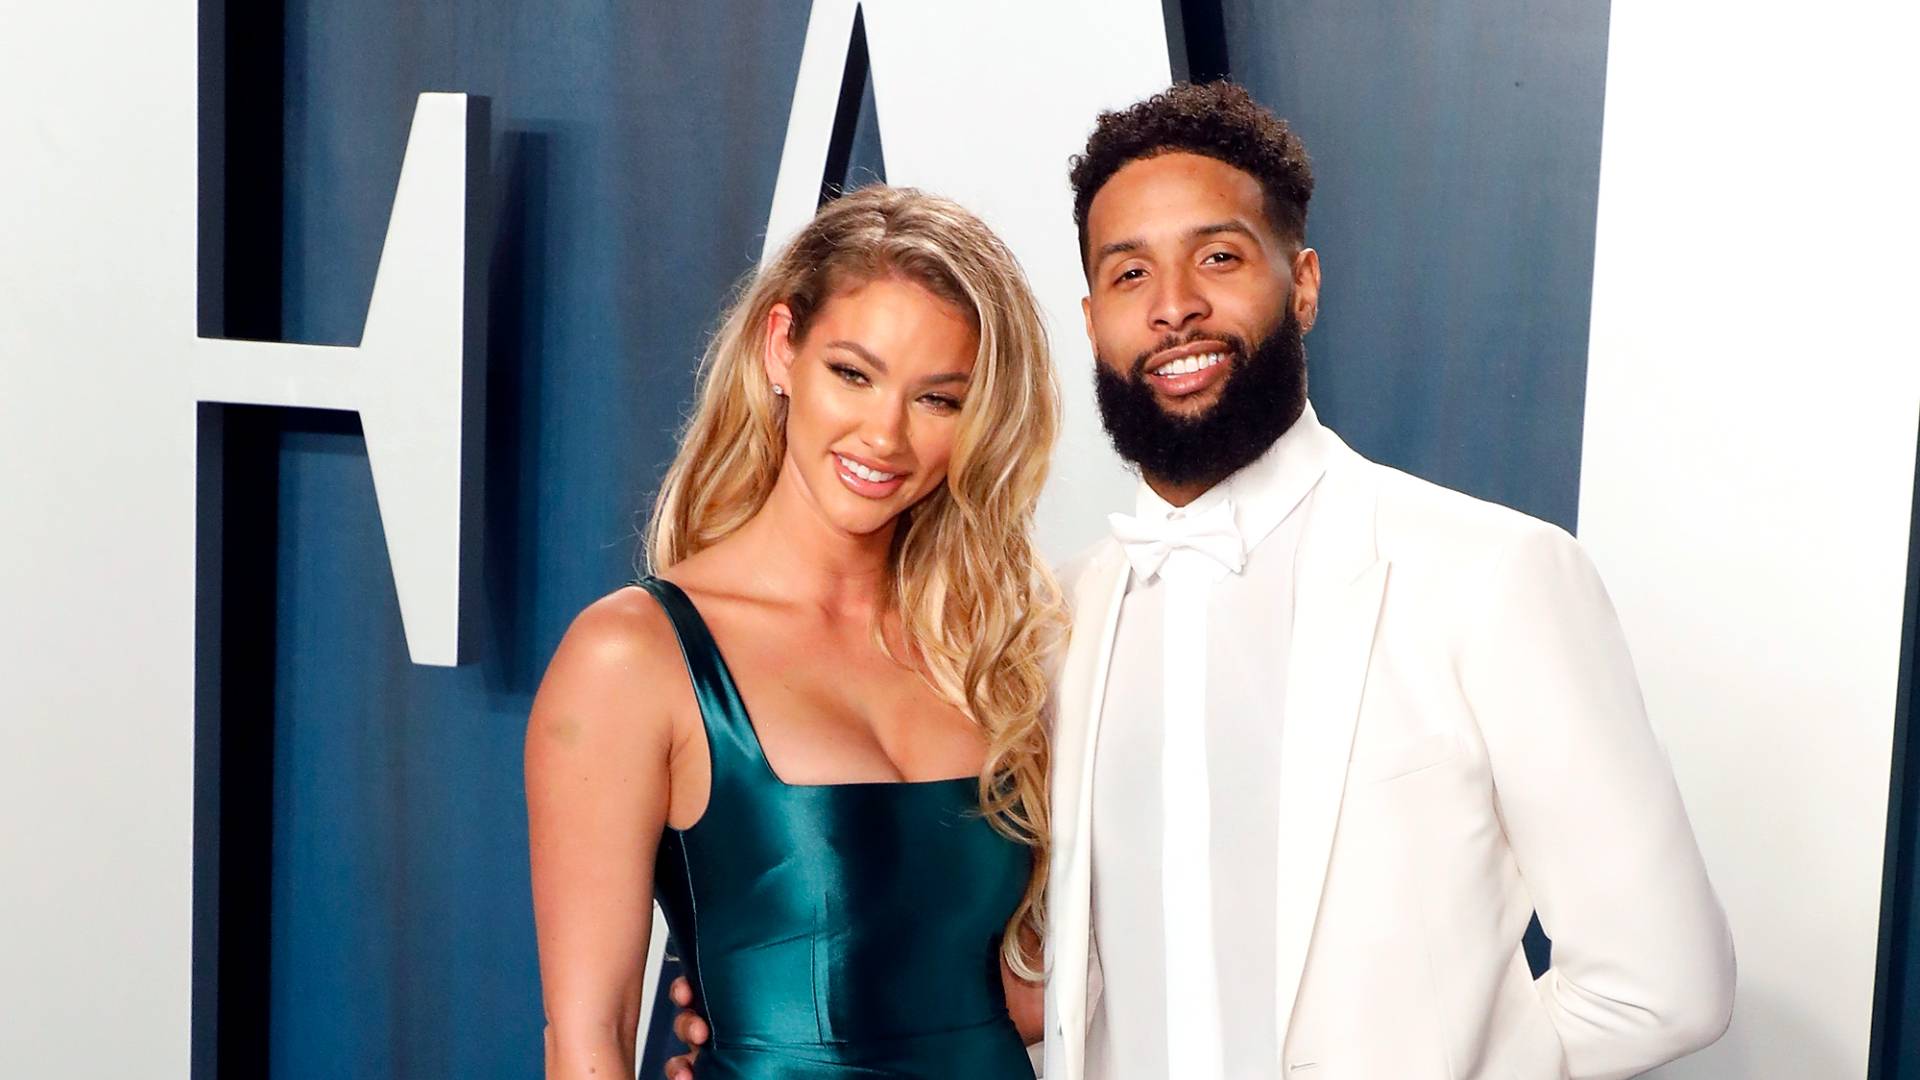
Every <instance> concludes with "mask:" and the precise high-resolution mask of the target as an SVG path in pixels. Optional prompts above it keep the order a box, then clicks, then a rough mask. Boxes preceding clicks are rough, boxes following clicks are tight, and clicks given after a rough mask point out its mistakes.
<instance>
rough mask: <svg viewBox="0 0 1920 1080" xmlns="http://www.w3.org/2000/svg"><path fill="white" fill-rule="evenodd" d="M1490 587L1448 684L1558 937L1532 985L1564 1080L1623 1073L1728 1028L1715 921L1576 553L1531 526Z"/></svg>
mask: <svg viewBox="0 0 1920 1080" xmlns="http://www.w3.org/2000/svg"><path fill="white" fill-rule="evenodd" d="M1484 595H1485V606H1484V608H1483V609H1482V611H1481V613H1480V617H1479V622H1478V625H1477V626H1476V627H1475V628H1474V629H1473V630H1472V631H1471V633H1470V634H1469V636H1468V638H1467V639H1466V643H1465V645H1464V646H1463V651H1462V654H1461V657H1460V678H1461V682H1462V685H1463V688H1464V689H1465V692H1466V695H1467V699H1468V702H1469V703H1470V705H1471V707H1472V709H1473V713H1474V716H1475V719H1476V721H1477V722H1478V724H1479V727H1480V730H1481V734H1482V736H1483V738H1484V739H1485V742H1486V748H1487V755H1488V758H1489V760H1490V762H1491V764H1492V769H1493V782H1494V790H1495V797H1496V803H1497V807H1498V811H1499V814H1500V817H1501V821H1502V824H1503V825H1504V827H1505V830H1506V835H1507V840H1508V843H1509V844H1510V845H1511V848H1512V851H1513V854H1514V858H1515V861H1516V864H1517V866H1518V867H1519V870H1520V874H1521V876H1522V878H1523V879H1524V880H1525V881H1526V884H1527V888H1528V890H1529V891H1530V893H1531V894H1532V897H1533V901H1534V907H1535V910H1536V911H1537V912H1538V914H1539V916H1540V922H1541V925H1542V926H1543V927H1544V928H1545V929H1546V932H1547V936H1548V937H1550V938H1551V939H1552V940H1553V957H1552V962H1553V966H1552V967H1551V969H1549V970H1548V971H1547V972H1546V974H1545V975H1543V976H1542V977H1541V978H1540V979H1539V980H1538V981H1537V983H1536V989H1537V990H1538V992H1539V994H1540V996H1541V998H1542V1000H1543V1001H1544V1002H1545V1004H1546V1008H1547V1012H1548V1014H1549V1015H1550V1016H1551V1017H1552V1020H1553V1024H1554V1027H1555V1028H1556V1029H1557V1031H1558V1032H1559V1035H1560V1041H1561V1044H1562V1046H1563V1047H1564V1049H1565V1052H1566V1059H1567V1066H1568V1070H1569V1074H1570V1076H1571V1077H1572V1078H1573V1080H1613V1078H1624V1077H1630V1076H1635V1075H1638V1074H1639V1073H1641V1072H1644V1071H1646V1070H1648V1069H1651V1068H1653V1067H1655V1066H1657V1065H1660V1064H1662V1063H1664V1062H1667V1061H1671V1060H1673V1059H1675V1058H1678V1057H1681V1056H1683V1055H1685V1054H1689V1053H1692V1052H1693V1051H1695V1050H1698V1049H1700V1048H1701V1047H1704V1046H1706V1045H1707V1044H1709V1043H1711V1042H1713V1041H1714V1040H1715V1039H1717V1038H1719V1037H1720V1035H1721V1033H1722V1032H1724V1031H1725V1030H1726V1028H1727V1024H1728V1022H1729V1020H1730V1019H1731V1016H1732V1010H1733V986H1734V955H1733V939H1732V936H1731V934H1730V933H1729V931H1728V927H1727V921H1726V916H1725V913H1724V912H1723V911H1722V909H1721V906H1720V902H1719V900H1718V898H1716V897H1715V895H1714V892H1713V887H1712V885H1711V884H1710V883H1709V882H1708V880H1707V872H1706V866H1705V864H1704V862H1703V860H1702V859H1701V856H1700V848H1699V845H1698V843H1697V842H1696V841H1695V839H1694V835H1693V829H1692V826H1691V825H1690V824H1689V823H1688V821H1687V814H1686V809H1685V807H1684V806H1683V805H1682V804H1681V799H1680V792H1679V790H1678V788H1677V786H1676V785H1675V783H1674V779H1673V770H1672V767H1671V765H1670V764H1669V762H1668V760H1667V756H1666V752H1665V751H1664V749H1662V747H1661V746H1660V744H1659V742H1658V741H1657V740H1656V739H1655V737H1654V734H1653V731H1652V729H1651V728H1650V727H1649V725H1648V722H1647V715H1646V707H1645V704H1644V703H1643V701H1642V699H1641V695H1640V687H1639V682H1638V680H1637V679H1636V677H1635V675H1634V671H1633V662H1632V659H1631V658H1630V657H1629V656H1628V653H1627V645H1626V640H1625V638H1624V636H1623V634H1622V633H1621V630H1620V624H1619V620H1618V618H1617V616H1616V615H1615V614H1614V611H1613V606H1612V604H1611V602H1609V600H1608V599H1607V595H1606V590H1605V589H1604V588H1603V587H1602V585H1601V583H1600V578H1599V575H1598V574H1597V573H1596V572H1595V571H1594V568H1593V565H1592V563H1591V562H1590V561H1589V560H1588V559H1587V556H1586V553H1585V552H1584V551H1582V550H1581V549H1580V547H1579V545H1578V544H1576V543H1575V542H1574V540H1573V538H1572V537H1570V536H1568V535H1567V534H1566V533H1565V532H1563V531H1561V530H1559V529H1557V528H1553V527H1552V526H1546V525H1538V526H1533V527H1530V528H1529V530H1528V531H1527V532H1526V534H1525V535H1523V536H1522V537H1520V538H1519V539H1518V540H1517V541H1515V542H1514V543H1512V544H1510V545H1508V547H1507V548H1506V550H1505V551H1504V552H1501V553H1500V554H1499V555H1498V556H1497V557H1496V558H1495V559H1494V560H1493V564H1492V569H1491V572H1490V576H1489V578H1488V580H1487V583H1486V592H1485V594H1484Z"/></svg>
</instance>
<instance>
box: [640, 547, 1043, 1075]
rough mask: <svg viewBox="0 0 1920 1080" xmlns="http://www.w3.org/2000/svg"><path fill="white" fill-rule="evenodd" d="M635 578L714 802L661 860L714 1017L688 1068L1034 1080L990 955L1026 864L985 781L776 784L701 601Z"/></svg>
mask: <svg viewBox="0 0 1920 1080" xmlns="http://www.w3.org/2000/svg"><path fill="white" fill-rule="evenodd" d="M637 584H638V585H639V586H640V587H642V588H644V589H646V590H647V591H648V592H649V593H651V594H652V595H653V596H654V598H655V599H657V600H658V601H659V602H660V604H661V606H662V607H663V608H665V610H666V612H667V615H668V617H669V619H671V620H672V622H673V626H674V631H675V633H676V634H677V635H678V636H679V639H680V648H681V652H682V654H683V655H684V656H685V658H686V662H687V671H688V674H689V676H690V677H691V679H692V682H693V689H694V695H695V697H696V699H697V700H698V702H699V706H700V715H701V719H702V721H703V723H704V725H705V727H706V732H707V745H708V752H709V754H710V756H711V758H712V763H713V782H712V789H711V791H712V793H711V795H710V796H709V798H708V801H707V809H706V812H705V813H704V814H703V815H702V816H701V818H700V820H699V821H698V822H696V823H695V824H694V825H693V826H692V827H691V828H688V829H684V830H680V829H672V828H669V829H667V830H666V832H665V834H664V835H663V837H662V839H661V844H660V854H659V859H658V862H657V864H656V866H655V868H654V890H655V895H656V896H657V897H658V899H659V901H660V906H661V908H662V910H663V911H664V912H665V913H666V917H667V925H668V926H669V927H670V928H671V929H672V931H673V937H674V941H675V942H676V943H677V945H678V946H679V954H680V958H681V960H682V962H683V963H684V965H685V967H686V971H687V977H688V981H689V982H691V983H692V986H693V993H694V1000H695V1007H696V1008H697V1009H698V1011H699V1012H700V1013H701V1014H702V1015H704V1016H705V1017H706V1018H707V1020H708V1023H709V1024H710V1025H711V1028H712V1036H711V1038H710V1040H709V1042H708V1045H707V1047H706V1048H705V1049H703V1050H702V1051H701V1054H700V1057H699V1059H698V1061H697V1062H696V1063H695V1068H694V1075H695V1076H696V1077H697V1078H698V1080H849V1078H854V1077H863V1078H864V1077H882V1076H886V1077H924V1078H927V1080H1002V1078H1008V1080H1011V1078H1019V1080H1031V1078H1032V1076H1033V1069H1032V1066H1031V1065H1030V1064H1029V1062H1028V1058H1027V1051H1026V1047H1025V1046H1024V1044H1023V1043H1022V1041H1021V1039H1020V1036H1019V1033H1018V1032H1017V1031H1015V1030H1014V1027H1013V1022H1012V1021H1011V1020H1010V1019H1009V1018H1008V1016H1007V1010H1006V1000H1005V998H1004V996H1003V994H1002V990H1001V985H1000V959H999V955H1000V940H1001V935H1002V933H1003V932H1004V930H1005V927H1006V922H1007V920H1008V919H1009V918H1010V917H1011V916H1012V914H1013V909H1014V908H1015V907H1016V906H1017V905H1018V904H1019V901H1020V897H1021V894H1022V893H1023V892H1024V890H1025V888H1026V882H1027V877H1028V874H1029V872H1030V867H1031V860H1030V857H1029V854H1028V851H1027V849H1025V848H1024V847H1022V846H1020V845H1018V844H1016V843H1014V842H1013V841H1010V840H1008V839H1006V838H1005V837H1003V836H1001V835H1000V834H999V833H997V832H995V831H994V830H993V828H992V827H991V826H990V825H989V824H988V823H987V822H986V820H985V819H984V818H983V817H982V816H981V814H980V811H979V800H978V785H977V782H976V781H975V779H974V778H973V777H964V778H960V779H954V780H935V781H929V782H925V783H861V784H834V785H794V784H787V783H785V782H783V781H781V780H780V779H779V777H777V776H776V775H774V772H773V769H772V767H771V766H769V765H768V764H767V760H766V757H765V756H764V755H763V754H762V752H761V749H760V742H759V739H758V738H757V737H756V736H755V734H754V731H753V724H752V721H751V720H750V719H749V718H748V716H747V711H746V708H745V706H744V705H743V703H742V702H741V699H740V694H739V691H738V689H737V688H736V687H735V685H734V682H733V678H732V676H731V674H730V673H729V672H728V671H727V666H726V662H725V660H723V659H722V658H721V656H720V651H719V648H718V647H717V646H716V645H715V644H714V641H713V636H712V634H711V633H709V631H708V630H707V627H706V624H705V622H704V621H703V620H702V619H701V618H700V614H699V612H698V611H697V610H696V609H695V607H694V606H693V603H692V601H690V600H689V599H688V598H687V596H686V594H685V593H683V592H681V591H680V589H679V588H678V587H676V586H675V585H673V584H672V583H671V582H667V581H663V580H660V579H659V578H646V579H643V580H641V581H639V582H637Z"/></svg>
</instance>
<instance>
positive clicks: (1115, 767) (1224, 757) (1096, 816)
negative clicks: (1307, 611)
mask: <svg viewBox="0 0 1920 1080" xmlns="http://www.w3.org/2000/svg"><path fill="white" fill-rule="evenodd" d="M1297 430H1298V426H1296V431H1291V432H1289V433H1288V434H1287V435H1283V436H1282V437H1281V438H1280V439H1279V440H1278V441H1277V442H1275V444H1274V445H1273V447H1272V448H1271V449H1269V450H1268V451H1267V452H1266V454H1264V455H1263V456H1261V457H1260V459H1259V460H1257V461H1255V462H1254V463H1253V464H1251V465H1248V466H1247V467H1246V468H1244V469H1242V470H1240V471H1239V472H1238V473H1235V474H1234V475H1233V476H1232V477H1230V478H1229V479H1228V480H1226V481H1225V482H1224V483H1222V484H1219V485H1217V486H1215V487H1214V488H1213V489H1212V490H1210V491H1208V492H1207V493H1206V494H1204V495H1202V496H1201V497H1200V498H1199V499H1196V500H1195V501H1194V502H1193V503H1191V504H1189V505H1188V506H1186V507H1181V508H1175V507H1173V506H1170V505H1169V504H1167V503H1166V502H1165V501H1164V500H1162V499H1161V498H1160V497H1159V496H1158V495H1156V494H1154V492H1153V491H1152V489H1150V488H1149V487H1147V486H1146V484H1144V483H1142V484H1141V485H1140V490H1139V495H1138V497H1137V500H1136V517H1137V518H1138V519H1140V520H1141V521H1143V522H1153V521H1164V520H1170V519H1178V518H1181V517H1189V518H1190V517H1193V516H1197V515H1201V514H1205V513H1207V512H1208V511H1210V510H1214V509H1215V508H1216V506H1217V504H1219V503H1220V502H1222V501H1226V502H1229V503H1231V505H1232V508H1233V517H1234V519H1235V521H1236V522H1237V523H1238V525H1239V530H1240V534H1241V541H1242V544H1243V546H1244V550H1245V559H1244V565H1243V566H1242V568H1241V569H1240V570H1239V571H1238V572H1237V573H1236V572H1230V571H1228V570H1226V569H1225V568H1223V567H1215V568H1214V569H1213V572H1211V573H1207V574H1199V573H1197V572H1196V570H1195V568H1194V566H1193V565H1192V564H1193V563H1194V562H1195V561H1196V560H1199V559H1203V558H1204V557H1203V556H1200V555H1199V554H1198V553H1197V552H1194V551H1192V550H1176V551H1174V552H1172V553H1171V554H1170V555H1169V556H1168V557H1167V562H1166V565H1165V566H1163V567H1162V568H1161V569H1160V570H1159V572H1157V573H1155V574H1154V575H1153V576H1151V577H1149V578H1146V579H1144V580H1143V579H1142V577H1141V575H1140V574H1139V573H1137V572H1136V573H1134V574H1133V575H1132V578H1131V580H1130V581H1129V582H1128V585H1127V592H1126V597H1125V599H1124V600H1123V601H1122V607H1121V612H1120V622H1119V628H1118V632H1117V637H1116V639H1115V644H1114V653H1113V663H1112V665H1111V667H1110V669H1109V671H1110V674H1109V676H1108V683H1107V692H1106V695H1105V705H1104V712H1103V714H1102V717H1101V721H1100V728H1099V735H1098V741H1097V745H1096V747H1095V751H1094V753H1095V758H1094V772H1093V828H1092V843H1093V866H1092V871H1093V912H1092V917H1093V931H1094V948H1095V949H1096V950H1098V956H1099V960H1100V965H1101V968H1102V970H1103V972H1104V975H1105V978H1104V986H1105V990H1104V992H1103V993H1102V995H1101V997H1100V999H1099V1003H1098V1005H1097V1006H1096V1008H1095V1012H1094V1015H1093V1016H1092V1018H1091V1020H1092V1024H1091V1029H1090V1032H1089V1036H1088V1047H1087V1075H1088V1077H1089V1078H1090V1080H1165V1078H1167V1077H1169V1076H1181V1077H1189V1076H1191V1077H1199V1076H1200V1072H1197V1071H1195V1070H1196V1067H1198V1068H1199V1069H1200V1070H1201V1071H1207V1072H1210V1071H1212V1069H1213V1066H1210V1065H1204V1064H1201V1063H1202V1062H1206V1061H1208V1060H1209V1059H1210V1058H1209V1055H1206V1054H1203V1055H1200V1057H1199V1061H1198V1062H1196V1060H1195V1055H1194V1053H1193V1052H1192V1051H1193V1046H1194V1042H1195V1040H1196V1039H1197V1038H1205V1036H1204V1033H1201V1032H1193V1031H1174V1032H1170V1031H1169V1030H1168V1024H1169V1017H1168V1012H1169V1010H1168V1006H1169V1001H1168V995H1169V994H1170V993H1171V994H1182V993H1191V992H1192V991H1190V990H1184V989H1183V988H1182V987H1179V986H1169V985H1167V980H1168V971H1167V958H1166V948H1167V944H1168V941H1169V939H1170V938H1171V940H1172V941H1174V942H1176V943H1178V942H1180V941H1182V940H1192V939H1193V938H1195V937H1196V936H1201V935H1202V934H1204V932H1205V922H1206V920H1204V919H1200V920H1195V919H1193V918H1191V917H1181V916H1180V915H1178V914H1176V915H1175V917H1174V920H1173V924H1172V925H1169V924H1168V920H1167V916H1166V914H1165V912H1164V910H1163V909H1164V907H1165V905H1164V904H1163V902H1162V892H1163V885H1165V884H1166V883H1165V882H1163V867H1164V866H1165V863H1164V862H1163V858H1164V855H1165V853H1166V852H1167V851H1168V848H1167V846H1166V845H1167V840H1168V838H1167V837H1166V836H1164V835H1163V832H1164V831H1165V830H1164V828H1163V825H1162V822H1163V820H1164V819H1163V807H1164V806H1165V805H1166V799H1167V798H1168V795H1167V793H1165V792H1163V791H1162V790H1161V788H1162V784H1161V775H1162V739H1163V738H1164V737H1166V736H1167V735H1168V734H1169V733H1168V732H1167V730H1166V728H1167V725H1168V724H1169V723H1172V724H1174V725H1175V726H1176V727H1177V728H1188V727H1191V728H1195V729H1197V731H1198V732H1199V733H1200V734H1203V736H1204V740H1205V748H1204V758H1205V772H1206V792H1205V793H1200V792H1191V791H1183V792H1175V793H1173V794H1172V795H1171V797H1172V798H1173V799H1175V800H1178V801H1179V802H1180V803H1182V804H1183V805H1186V806H1191V807H1194V808H1195V809H1196V811H1198V810H1199V809H1201V808H1204V810H1205V811H1206V814H1207V818H1208V820H1207V822H1206V823H1205V824H1204V825H1203V826H1202V827H1201V828H1198V829H1195V830H1190V831H1189V832H1188V833H1186V834H1185V835H1182V836H1175V837H1173V840H1174V841H1175V842H1179V841H1182V840H1192V839H1194V836H1195V835H1196V834H1204V835H1205V836H1206V840H1207V843H1206V847H1207V851H1206V852H1204V853H1201V855H1202V858H1201V860H1199V862H1200V864H1202V865H1204V864H1210V873H1209V874H1208V884H1210V886H1211V888H1210V890H1207V889H1202V890H1200V891H1201V893H1202V894H1203V895H1204V894H1205V893H1206V892H1208V891H1210V893H1211V896H1210V907H1211V911H1212V916H1213V918H1212V938H1213V940H1212V941H1211V943H1210V944H1206V945H1203V943H1202V942H1199V941H1194V942H1193V944H1194V946H1195V947H1207V948H1208V949H1209V952H1210V953H1211V959H1212V964H1211V965H1210V966H1211V969H1212V970H1213V972H1214V974H1215V978H1216V980H1217V982H1216V992H1217V998H1218V1006H1217V1007H1218V1015H1219V1025H1220V1030H1221V1033H1222V1035H1221V1037H1220V1044H1219V1045H1220V1051H1219V1054H1218V1068H1219V1070H1220V1071H1221V1074H1222V1075H1223V1076H1227V1077H1234V1078H1236V1080H1237V1078H1240V1077H1271V1076H1276V1075H1277V1070H1278V1063H1279V1048H1278V1047H1277V1046H1276V1045H1275V1041H1274V1040H1275V1032H1274V1030H1273V1016H1274V1006H1275V997H1274V978H1275V974H1274V962H1275V960H1274V958H1275V951H1274V945H1275V943H1274V917H1275V874H1276V868H1275V853H1276V851H1277V828H1278V824H1277V822H1278V813H1279V789H1278V787H1277V785H1276V778H1277V777H1278V775H1279V762H1280V753H1281V747H1280V739H1279V735H1280V702H1281V701H1282V700H1284V697H1285V692H1286V685H1285V684H1286V657H1287V654H1288V646H1289V638H1290V636H1291V632H1292V607H1293V563H1294V556H1295V554H1296V552H1297V551H1298V548H1299V539H1300V531H1301V525H1302V523H1303V521H1304V520H1305V519H1306V517H1307V515H1308V514H1309V513H1310V512H1311V505H1312V498H1311V494H1312V490H1313V487H1314V484H1315V483H1316V482H1317V481H1318V480H1319V479H1320V476H1321V474H1322V471H1323V468H1324V464H1323V462H1322V461H1320V460H1319V459H1318V456H1317V455H1316V454H1314V453H1313V452H1312V450H1311V448H1310V446H1309V445H1307V441H1306V440H1302V439H1299V438H1296V437H1295V434H1296V432H1297ZM1183 560H1184V562H1183ZM1180 589H1197V590H1199V592H1198V595H1199V596H1200V597H1201V599H1200V600H1198V601H1197V602H1198V603H1201V604H1203V605H1204V612H1205V614H1204V617H1203V618H1200V619H1196V620H1195V623H1194V625H1193V626H1190V627H1187V628H1185V629H1184V630H1182V629H1179V628H1178V627H1175V628H1173V629H1172V631H1171V633H1172V636H1173V637H1174V638H1175V640H1173V641H1169V640H1168V636H1169V633H1170V628H1169V625H1168V622H1167V619H1168V616H1169V614H1170V613H1171V614H1172V615H1173V616H1174V617H1175V619H1176V622H1177V621H1178V617H1179V611H1180V608H1181V607H1182V606H1183V604H1185V605H1192V604H1194V603H1196V601H1195V600H1194V599H1193V597H1194V596H1195V594H1194V593H1186V594H1183V595H1174V594H1173V591H1174V590H1180ZM1170 600H1171V601H1172V603H1171V604H1170V603H1169V601H1170ZM1196 630H1197V631H1198V632H1197V633H1196V632H1195V631H1196ZM1196 672H1197V673H1198V678H1197V679H1196V678H1195V674H1196ZM1183 691H1190V692H1191V694H1190V698H1189V699H1188V700H1190V701H1191V703H1192V704H1191V707H1190V708H1185V709H1177V710H1176V709H1174V708H1172V706H1177V705H1179V704H1181V694H1182V692H1183ZM1169 692H1172V694H1173V696H1172V697H1169V696H1168V694H1169ZM1176 711H1177V712H1178V713H1179V714H1180V715H1174V716H1171V717H1170V716H1169V713H1170V712H1176ZM1175 734H1177V732H1176V733H1175ZM1174 809H1175V810H1176V811H1179V809H1180V808H1179V807H1175V808H1174ZM1179 865H1184V863H1176V867H1177V866H1179ZM1196 923H1198V929H1196ZM1102 940H1108V941H1125V942H1126V943H1127V944H1126V947H1125V948H1113V949H1105V950H1101V949H1100V948H1099V943H1100V941H1102ZM1202 959H1204V958H1202ZM1207 966H1208V965H1204V964H1203V965H1200V968H1199V969H1200V970H1205V969H1206V967H1207ZM1174 1004H1175V1005H1179V1004H1181V1003H1180V1002H1175V1003H1174ZM1208 1011H1210V1008H1209V1010H1208ZM1176 1014H1177V1013H1176ZM1170 1051H1171V1056H1170Z"/></svg>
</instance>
